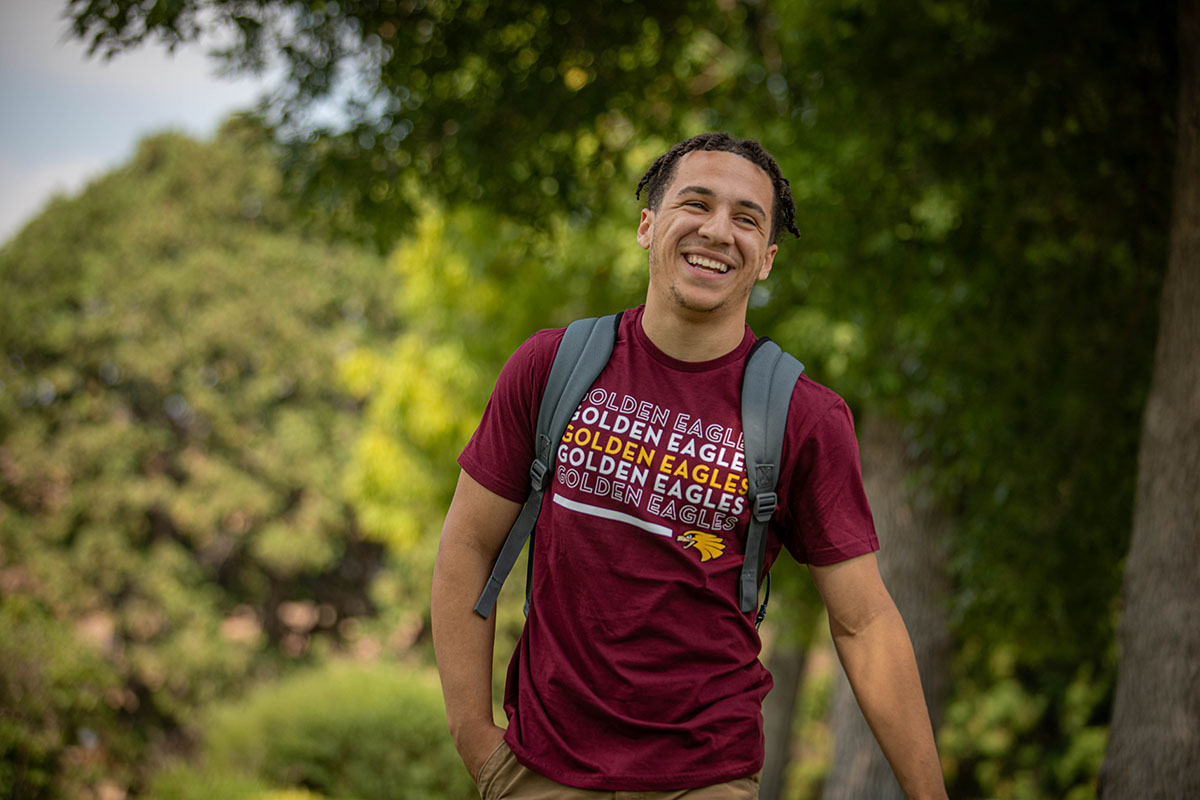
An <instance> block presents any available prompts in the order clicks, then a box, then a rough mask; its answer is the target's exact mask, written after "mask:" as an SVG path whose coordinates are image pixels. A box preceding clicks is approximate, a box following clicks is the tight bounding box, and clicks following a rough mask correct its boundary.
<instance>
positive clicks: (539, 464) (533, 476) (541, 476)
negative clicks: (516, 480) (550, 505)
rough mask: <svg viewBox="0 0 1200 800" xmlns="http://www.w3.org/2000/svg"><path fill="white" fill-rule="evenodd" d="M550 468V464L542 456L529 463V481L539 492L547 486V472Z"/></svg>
mask: <svg viewBox="0 0 1200 800" xmlns="http://www.w3.org/2000/svg"><path fill="white" fill-rule="evenodd" d="M549 469H550V465H549V464H547V463H546V462H545V461H543V460H542V459H540V458H535V459H534V460H533V463H532V464H530V465H529V481H530V483H532V484H533V488H534V489H537V490H538V491H539V492H540V491H541V490H542V489H545V488H546V472H547V470H549Z"/></svg>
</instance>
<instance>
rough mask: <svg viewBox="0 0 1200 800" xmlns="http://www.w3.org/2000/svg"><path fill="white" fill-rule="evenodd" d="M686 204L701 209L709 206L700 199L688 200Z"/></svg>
mask: <svg viewBox="0 0 1200 800" xmlns="http://www.w3.org/2000/svg"><path fill="white" fill-rule="evenodd" d="M684 205H685V206H687V207H689V208H699V209H701V210H703V209H705V208H707V206H705V205H704V203H703V202H701V201H699V200H688V201H687V202H686V203H684Z"/></svg>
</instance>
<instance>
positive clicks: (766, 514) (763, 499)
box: [753, 492, 779, 522]
mask: <svg viewBox="0 0 1200 800" xmlns="http://www.w3.org/2000/svg"><path fill="white" fill-rule="evenodd" d="M778 500H779V498H778V496H777V495H776V494H775V493H774V492H761V493H759V494H757V495H755V496H754V512H753V513H754V518H755V519H756V520H758V521H759V522H766V521H767V520H769V519H770V518H771V516H772V515H773V514H774V513H775V505H776V503H777V502H778Z"/></svg>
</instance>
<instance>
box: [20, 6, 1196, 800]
mask: <svg viewBox="0 0 1200 800" xmlns="http://www.w3.org/2000/svg"><path fill="white" fill-rule="evenodd" d="M1198 5H1200V4H1198V3H1197V2H1195V0H1183V2H1181V4H1180V5H1179V7H1178V8H1176V7H1175V6H1173V5H1171V4H1169V3H1168V4H1144V5H1143V7H1138V8H1134V7H1131V6H1132V4H1123V3H1115V2H1094V1H1093V2H1083V1H1082V0H1049V1H1048V2H1043V3H1037V4H1026V3H1003V2H989V1H988V0H920V2H916V3H904V4H901V3H885V2H877V1H872V0H710V1H708V2H702V1H701V0H662V2H658V3H655V4H652V5H642V4H640V3H635V2H613V3H608V4H597V3H590V4H585V3H575V2H554V3H548V2H538V1H537V0H522V1H521V2H516V1H515V0H490V1H489V0H343V1H342V2H337V1H335V0H328V1H326V0H170V1H169V2H168V0H56V2H53V3H38V4H34V3H32V2H17V1H15V0H4V2H3V5H2V8H3V11H2V12H0V13H2V14H3V16H2V17H0V19H2V20H3V23H4V24H3V25H2V26H0V27H2V28H3V30H2V31H0V34H2V36H3V38H2V40H0V41H2V42H3V49H2V52H0V67H2V69H3V73H2V74H0V103H2V104H3V107H2V108H0V116H2V117H3V122H0V140H2V145H0V146H2V147H3V150H4V153H3V156H2V158H0V177H2V178H3V186H2V188H0V199H2V204H0V208H2V209H3V212H4V216H3V219H2V220H0V222H2V224H3V226H4V227H3V228H2V229H0V230H2V235H3V236H4V243H3V245H0V342H2V346H3V354H2V357H0V757H2V760H0V797H5V798H22V799H24V798H34V799H38V800H40V799H41V798H95V800H122V799H123V798H135V797H153V798H168V799H169V798H178V799H179V800H190V799H191V798H201V797H203V798H211V797H220V798H256V799H257V800H285V799H286V800H301V799H302V798H307V799H309V800H313V799H315V798H339V799H341V800H349V799H350V798H358V799H359V800H375V799H376V798H470V797H472V796H475V790H474V787H473V785H472V783H471V781H470V778H469V777H468V776H467V774H466V772H465V770H464V769H463V768H462V766H461V764H460V763H459V762H458V760H457V757H456V756H455V754H454V751H453V747H452V745H451V743H450V740H449V736H448V734H447V733H446V731H445V727H444V716H443V711H442V704H441V694H440V688H439V686H438V682H437V677H436V671H435V669H434V666H433V655H432V647H431V643H430V634H429V611H428V605H429V604H428V594H429V582H430V572H431V569H432V560H433V554H434V552H435V549H436V545H437V537H438V532H439V529H440V525H441V520H442V516H443V514H444V511H445V508H446V506H447V505H448V503H449V499H450V495H451V493H452V491H453V487H454V483H455V480H456V477H457V472H458V468H457V466H456V464H455V457H456V456H457V454H458V452H459V450H460V449H461V448H462V446H463V445H464V444H465V442H466V440H467V438H468V437H469V436H470V434H471V432H472V431H473V430H474V426H475V424H476V423H477V422H478V419H479V415H480V413H481V412H482V409H483V405H484V403H485V402H486V399H487V397H488V394H489V393H490V391H491V387H492V384H493V382H494V380H495V376H496V374H497V372H498V370H499V368H500V366H501V365H502V364H503V362H504V360H505V359H506V358H507V356H508V354H509V353H510V352H511V351H512V350H513V349H514V348H515V347H516V346H517V345H518V344H519V343H520V342H521V341H522V340H523V339H524V338H525V337H526V336H528V335H529V334H530V333H531V332H533V331H535V330H537V329H539V328H544V327H553V326H560V325H564V324H566V323H567V322H569V321H570V320H572V319H574V318H577V317H580V316H585V315H589V314H593V313H607V312H609V311H612V310H616V309H619V308H624V307H627V306H632V305H636V304H638V303H640V302H641V301H642V299H643V298H644V292H645V278H644V270H645V261H644V259H645V255H644V253H643V252H642V251H641V250H640V249H639V248H638V246H637V243H636V241H635V238H634V232H635V228H636V224H637V218H638V211H639V207H640V206H639V204H638V203H637V202H636V201H635V199H634V197H633V190H634V186H635V185H636V183H637V179H638V178H639V177H640V175H641V174H642V172H643V171H644V170H645V169H646V168H647V167H648V166H649V164H650V163H651V162H652V161H653V160H654V158H655V157H657V156H658V155H659V154H660V153H661V152H663V151H664V150H665V149H666V148H668V147H669V146H670V145H671V144H672V143H674V142H675V141H677V140H679V139H681V138H683V137H685V136H688V135H691V134H694V133H698V132H701V131H705V130H714V129H719V130H730V131H733V132H735V133H736V134H738V135H743V136H750V137H753V138H757V139H759V140H760V141H761V142H762V143H763V144H764V145H765V146H766V148H767V149H768V150H769V151H771V152H772V153H773V154H774V155H775V156H776V157H777V159H778V160H779V162H780V165H781V167H782V168H783V171H784V174H785V175H787V176H788V177H789V178H790V180H791V185H792V191H793V193H794V196H795V199H796V204H797V222H798V224H799V227H800V229H801V238H800V239H799V241H783V242H781V245H782V246H781V248H780V251H779V255H778V257H777V259H776V262H775V269H774V271H773V273H772V275H771V278H770V280H769V281H768V282H766V283H765V284H762V285H760V286H759V287H757V288H756V289H755V292H754V294H753V296H752V298H751V305H752V308H751V312H750V321H751V324H752V325H753V327H754V328H755V330H756V331H757V332H758V333H759V334H760V335H763V334H769V335H770V336H771V337H772V338H774V339H775V340H777V341H779V342H780V343H781V344H783V345H784V347H785V348H786V349H788V350H790V351H791V352H792V353H794V354H795V355H796V356H797V357H799V358H800V359H801V360H802V361H804V362H805V364H806V365H807V371H808V373H809V374H810V375H811V376H813V377H814V378H815V379H816V380H818V381H820V382H822V383H824V384H826V385H828V386H830V387H832V388H833V389H835V390H836V391H838V392H839V393H840V394H842V395H843V396H844V397H846V399H847V400H848V401H849V402H850V404H851V406H852V408H853V410H854V413H855V416H856V421H857V424H858V431H859V436H860V445H861V449H862V457H863V470H864V478H865V481H866V484H867V489H868V493H869V495H870V498H871V501H872V506H873V508H874V510H875V513H876V517H877V524H878V527H879V534H880V539H881V542H882V546H883V550H882V552H881V556H880V560H881V567H882V569H883V571H884V576H885V580H886V581H887V583H888V585H889V588H890V589H891V591H892V593H893V595H894V596H895V597H896V599H897V602H898V604H899V605H900V608H901V611H902V612H903V614H904V616H905V619H906V622H907V624H908V626H909V628H910V632H911V634H912V636H913V639H914V644H915V646H916V648H917V651H918V658H919V661H920V665H921V669H922V676H923V679H924V682H925V688H926V693H927V700H928V702H929V704H930V708H931V711H932V714H933V718H934V723H935V729H936V731H937V736H938V745H939V749H940V752H941V757H942V762H943V767H944V769H945V773H946V779H947V783H948V785H949V787H950V790H951V796H952V797H958V798H985V797H988V798H1022V799H1023V798H1030V799H1032V798H1069V800H1083V799H1084V798H1091V797H1096V796H1097V795H1098V793H1102V794H1103V796H1105V797H1180V798H1182V797H1188V796H1196V793H1200V776H1198V774H1197V770H1198V769H1200V768H1198V767H1197V764H1200V752H1198V749H1200V735H1197V734H1196V731H1197V730H1200V681H1196V680H1195V679H1194V678H1195V665H1196V664H1197V663H1200V642H1197V637H1200V626H1197V625H1196V623H1195V620H1196V619H1198V618H1200V617H1198V616H1197V615H1198V614H1200V508H1198V507H1197V499H1196V498H1197V497H1200V463H1198V462H1197V459H1198V457H1197V454H1198V453H1200V411H1198V410H1197V408H1196V405H1195V402H1194V399H1189V398H1194V397H1195V396H1196V394H1197V392H1200V372H1198V370H1200V366H1198V364H1200V327H1198V326H1200V315H1198V314H1197V310H1198V307H1200V246H1198V245H1197V240H1198V238H1200V237H1198V236H1197V232H1196V225H1197V219H1200V122H1197V120H1198V119H1200V68H1198V66H1197V65H1198V63H1200V62H1198V59H1197V57H1196V51H1197V50H1200V10H1198V8H1197V7H1198ZM217 75H219V76H220V77H219V78H218V77H214V76H217ZM197 76H199V77H197ZM53 186H57V187H58V188H59V189H61V190H65V191H60V192H59V193H58V194H56V195H54V196H53V197H52V198H50V199H49V200H48V201H43V200H42V198H43V197H44V193H45V190H46V189H47V188H49V187H53ZM39 204H40V205H39ZM1173 209H1174V216H1173V214H1172V212H1173ZM775 573H776V574H775V578H776V580H775V583H774V595H773V599H772V604H771V608H772V611H771V614H770V615H769V616H768V619H767V623H766V624H765V625H764V660H765V661H766V663H767V664H768V666H769V667H771V669H772V672H773V673H774V676H775V684H776V688H775V689H774V690H773V691H772V693H771V694H770V696H769V697H768V700H767V706H766V708H765V709H764V715H765V718H766V726H767V742H768V760H767V765H766V767H765V769H764V778H763V797H764V798H768V799H770V800H774V799H775V798H791V799H792V800H800V799H801V798H824V799H825V800H834V799H835V798H851V797H853V798H862V797H870V798H888V797H899V796H901V795H899V793H898V792H899V790H898V788H897V787H896V786H895V783H894V780H893V779H892V778H891V776H890V772H889V771H888V769H887V765H886V762H884V761H883V760H882V756H881V755H880V754H879V752H878V749H877V747H876V746H875V744H874V742H873V740H872V739H871V737H870V734H869V732H868V731H867V730H866V728H865V724H864V723H863V722H862V719H861V716H860V715H859V713H858V711H857V708H856V706H855V705H854V702H853V698H852V697H851V696H850V695H849V692H848V689H847V687H846V685H845V681H844V678H842V676H841V670H840V667H839V666H838V665H837V661H836V657H835V656H834V655H833V653H832V649H831V645H830V643H829V637H828V632H827V628H826V623H825V620H824V618H823V616H822V609H821V606H820V603H819V599H818V598H817V596H816V595H815V592H814V590H813V589H812V587H811V583H810V581H809V579H808V576H807V573H806V571H805V570H804V568H803V567H801V566H798V565H795V564H790V563H788V564H784V563H781V564H780V565H778V566H777V567H776V570H775ZM523 575H524V570H521V569H519V568H518V569H517V570H515V571H514V580H513V581H511V583H512V584H513V585H512V586H510V587H508V588H507V589H506V590H505V593H504V596H503V598H502V603H501V608H500V610H499V618H498V619H499V634H498V640H499V644H498V647H497V655H496V669H495V675H496V693H497V694H496V696H497V697H499V691H500V685H501V683H502V680H503V674H504V666H505V665H506V663H507V660H508V655H509V653H510V651H511V647H512V644H513V643H514V642H515V639H516V636H517V635H518V634H519V631H520V627H521V624H522V616H521V610H520V606H521V596H522V593H523V588H522V587H521V585H520V584H521V579H520V578H519V577H517V576H523ZM1189 676H1190V678H1189ZM502 718H503V715H502V713H501V712H499V711H497V719H498V720H499V719H502ZM1193 792H1194V793H1193ZM1190 793H1191V794H1190Z"/></svg>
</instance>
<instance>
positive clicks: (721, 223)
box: [699, 209, 733, 244]
mask: <svg viewBox="0 0 1200 800" xmlns="http://www.w3.org/2000/svg"><path fill="white" fill-rule="evenodd" d="M699 233H700V235H701V236H703V237H704V238H706V239H708V240H709V241H710V242H713V243H714V244H730V243H732V242H733V219H732V218H731V216H730V215H729V213H728V212H727V211H724V210H721V209H718V210H716V211H714V212H713V213H711V214H709V215H708V217H706V218H705V220H704V222H703V224H701V225H700V230H699Z"/></svg>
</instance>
